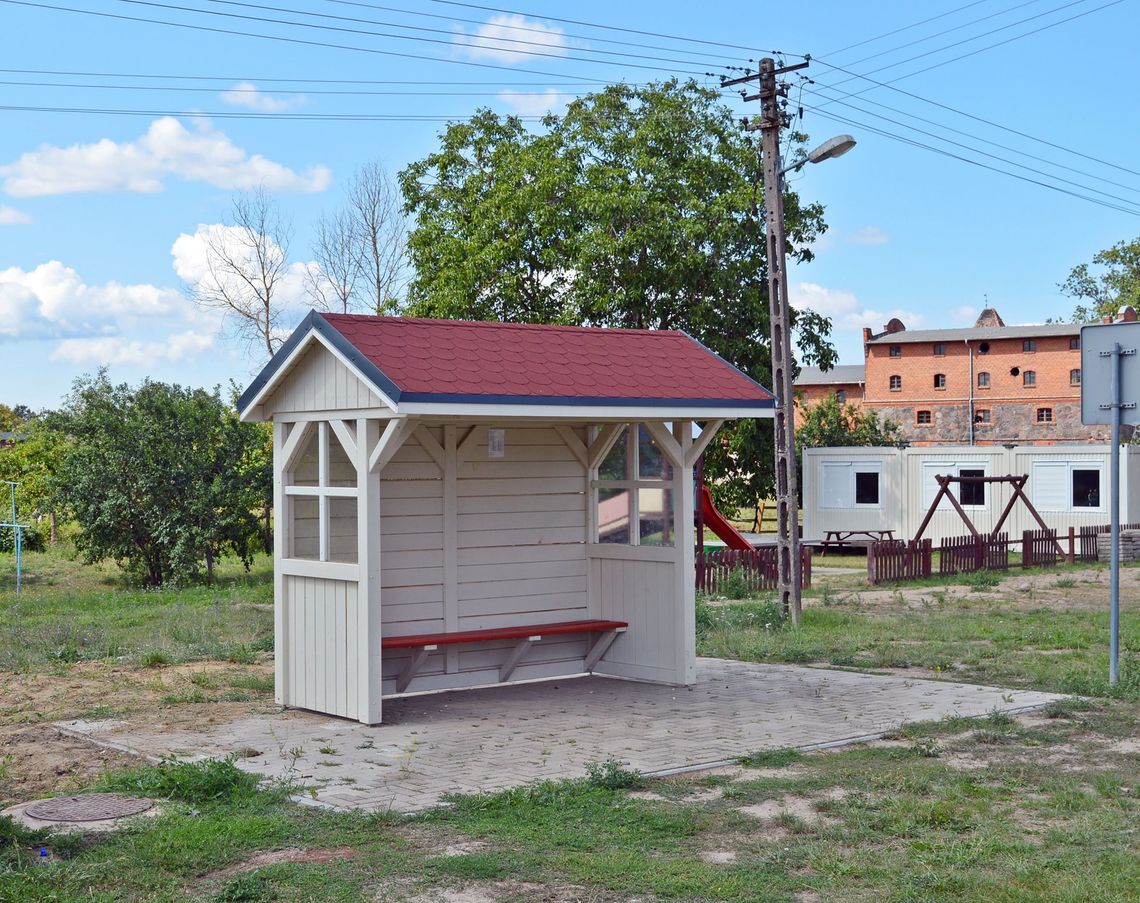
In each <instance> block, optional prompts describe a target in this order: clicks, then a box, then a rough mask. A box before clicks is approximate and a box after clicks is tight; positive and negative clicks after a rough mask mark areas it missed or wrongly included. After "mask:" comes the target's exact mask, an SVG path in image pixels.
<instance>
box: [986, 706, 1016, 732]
mask: <svg viewBox="0 0 1140 903" xmlns="http://www.w3.org/2000/svg"><path fill="white" fill-rule="evenodd" d="M986 721H988V722H989V724H990V727H992V728H998V729H1002V728H1004V729H1006V730H1008V729H1009V728H1011V727H1014V726H1015V725H1016V724H1017V719H1016V718H1014V717H1013V716H1012V715H1010V714H1008V713H1006V712H1003V711H1001V709H991V710H990V713H989V714H988V715H987V716H986Z"/></svg>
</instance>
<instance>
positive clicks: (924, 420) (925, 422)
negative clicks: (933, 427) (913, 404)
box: [914, 411, 934, 426]
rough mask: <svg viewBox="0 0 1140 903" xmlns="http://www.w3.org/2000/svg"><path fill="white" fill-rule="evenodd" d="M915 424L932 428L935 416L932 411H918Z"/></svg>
mask: <svg viewBox="0 0 1140 903" xmlns="http://www.w3.org/2000/svg"><path fill="white" fill-rule="evenodd" d="M914 422H915V423H917V424H918V425H919V426H930V424H932V423H933V422H934V415H933V414H931V413H930V411H918V412H916V414H915V416H914Z"/></svg>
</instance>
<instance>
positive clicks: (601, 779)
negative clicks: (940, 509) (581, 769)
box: [586, 756, 645, 790]
mask: <svg viewBox="0 0 1140 903" xmlns="http://www.w3.org/2000/svg"><path fill="white" fill-rule="evenodd" d="M625 766H626V763H625V762H622V761H619V760H618V759H615V758H613V757H612V756H611V757H610V758H608V759H606V761H604V762H587V763H586V783H587V784H589V785H590V786H592V787H600V788H602V789H603V790H626V789H630V788H634V787H641V786H642V785H644V783H645V778H643V777H642V775H641V772H640V771H634V770H633V769H630V768H626V767H625Z"/></svg>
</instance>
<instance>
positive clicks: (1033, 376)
mask: <svg viewBox="0 0 1140 903" xmlns="http://www.w3.org/2000/svg"><path fill="white" fill-rule="evenodd" d="M1021 384H1022V385H1023V386H1036V385H1037V371H1036V370H1026V371H1025V372H1024V373H1022V374H1021Z"/></svg>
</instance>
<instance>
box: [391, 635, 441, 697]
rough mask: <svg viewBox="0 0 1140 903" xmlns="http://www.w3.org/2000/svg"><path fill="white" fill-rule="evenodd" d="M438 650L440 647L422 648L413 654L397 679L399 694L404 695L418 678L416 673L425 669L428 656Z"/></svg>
mask: <svg viewBox="0 0 1140 903" xmlns="http://www.w3.org/2000/svg"><path fill="white" fill-rule="evenodd" d="M438 648H439V647H438V646H421V647H420V648H419V649H417V650H416V651H415V652H413V653H412V657H411V658H410V659H408V663H407V664H406V665H404V670H403V671H401V672H400V676H399V677H397V678H396V692H397V693H403V692H404V691H405V690H406V689H408V684H410V683H411V682H412V678H414V677H415V676H416V672H417V671H419V670H420V668H422V667H423V665H424V662H426V661H427V658H428V656H429V655H430V654H431V653H433V652H435V650H436V649H438Z"/></svg>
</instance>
